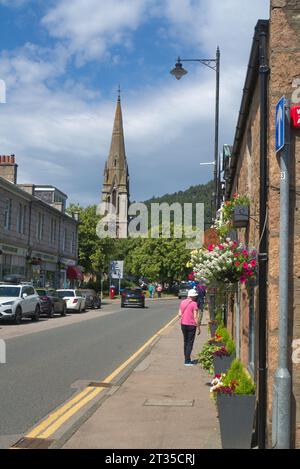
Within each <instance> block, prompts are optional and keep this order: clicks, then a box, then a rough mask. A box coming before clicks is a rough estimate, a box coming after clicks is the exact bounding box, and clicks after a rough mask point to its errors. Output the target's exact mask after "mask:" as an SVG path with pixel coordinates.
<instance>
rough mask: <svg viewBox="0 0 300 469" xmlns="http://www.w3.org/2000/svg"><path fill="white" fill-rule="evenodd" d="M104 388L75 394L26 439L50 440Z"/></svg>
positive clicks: (141, 350)
mask: <svg viewBox="0 0 300 469" xmlns="http://www.w3.org/2000/svg"><path fill="white" fill-rule="evenodd" d="M176 320H177V316H176V317H175V318H173V319H172V320H171V321H170V322H168V324H166V325H165V326H164V327H163V328H162V329H160V330H159V331H158V332H157V333H156V334H154V335H153V336H152V337H151V338H150V339H149V340H147V342H146V343H145V344H144V345H143V346H142V347H141V348H140V349H139V350H138V351H137V352H135V353H134V354H133V355H132V356H131V357H129V358H128V360H126V361H125V362H124V363H122V365H120V366H119V367H118V368H117V369H116V370H115V371H113V373H112V374H111V375H109V376H108V377H107V378H106V379H105V380H104V381H103V383H105V384H108V383H111V382H112V380H113V379H114V378H115V377H116V376H118V375H119V374H120V373H121V372H122V371H123V370H124V369H125V368H126V367H127V366H128V365H129V364H130V363H132V362H133V361H134V360H135V359H136V358H137V357H138V356H139V355H140V354H141V353H142V352H143V351H144V350H145V349H146V348H147V347H149V346H150V345H151V344H152V342H153V341H154V340H155V339H157V338H158V337H159V336H160V335H161V334H163V333H164V332H165V330H166V329H167V328H168V327H169V326H171V325H172V324H173V323H175V321H176ZM104 389H107V388H105V387H92V386H89V387H87V388H86V389H84V390H83V391H82V392H81V393H79V394H77V395H76V396H75V397H74V398H73V399H71V400H70V401H68V402H67V403H66V404H64V405H63V406H62V407H60V408H59V409H58V410H57V411H55V412H53V413H52V414H50V415H49V416H48V417H47V418H46V419H45V420H43V421H42V422H41V423H40V424H39V425H37V426H36V427H35V428H33V429H32V430H31V431H30V432H29V433H28V434H27V435H25V437H26V438H39V439H48V438H50V437H51V436H52V435H53V434H54V433H55V432H56V431H57V430H58V429H59V428H60V427H61V426H62V425H63V424H64V423H65V422H67V421H68V420H69V419H70V418H71V417H72V416H73V415H75V414H76V413H77V412H78V411H79V410H80V409H82V408H83V407H84V406H85V405H86V404H87V403H88V402H90V401H91V400H92V399H94V398H95V397H96V396H98V395H99V394H100V393H101V392H103V390H104Z"/></svg>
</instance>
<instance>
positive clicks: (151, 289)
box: [149, 283, 155, 298]
mask: <svg viewBox="0 0 300 469" xmlns="http://www.w3.org/2000/svg"><path fill="white" fill-rule="evenodd" d="M154 292H155V286H154V285H153V284H152V283H150V285H149V295H150V298H154Z"/></svg>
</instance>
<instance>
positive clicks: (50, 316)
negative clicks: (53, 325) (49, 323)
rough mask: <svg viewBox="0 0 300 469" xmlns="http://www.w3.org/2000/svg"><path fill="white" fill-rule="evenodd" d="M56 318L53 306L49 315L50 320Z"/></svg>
mask: <svg viewBox="0 0 300 469" xmlns="http://www.w3.org/2000/svg"><path fill="white" fill-rule="evenodd" d="M53 317H54V306H53V305H52V306H51V310H50V311H49V313H48V318H53Z"/></svg>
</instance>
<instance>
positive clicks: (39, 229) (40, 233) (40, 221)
mask: <svg viewBox="0 0 300 469" xmlns="http://www.w3.org/2000/svg"><path fill="white" fill-rule="evenodd" d="M44 229H45V215H44V214H43V213H41V212H39V213H38V217H37V225H36V237H37V239H38V240H39V241H41V240H42V239H43V238H44Z"/></svg>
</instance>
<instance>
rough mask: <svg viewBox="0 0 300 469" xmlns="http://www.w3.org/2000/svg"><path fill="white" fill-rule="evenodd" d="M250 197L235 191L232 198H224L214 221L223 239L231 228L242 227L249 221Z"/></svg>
mask: <svg viewBox="0 0 300 469" xmlns="http://www.w3.org/2000/svg"><path fill="white" fill-rule="evenodd" d="M249 208H250V199H249V197H248V196H247V195H240V194H237V193H235V194H234V196H233V198H232V199H230V200H226V202H224V204H223V205H222V207H221V208H220V209H219V211H218V217H217V220H216V222H215V228H216V229H217V231H218V233H219V236H220V237H221V238H222V239H224V238H226V236H229V233H230V232H231V231H232V229H233V228H243V227H246V226H247V225H248V222H249Z"/></svg>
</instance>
